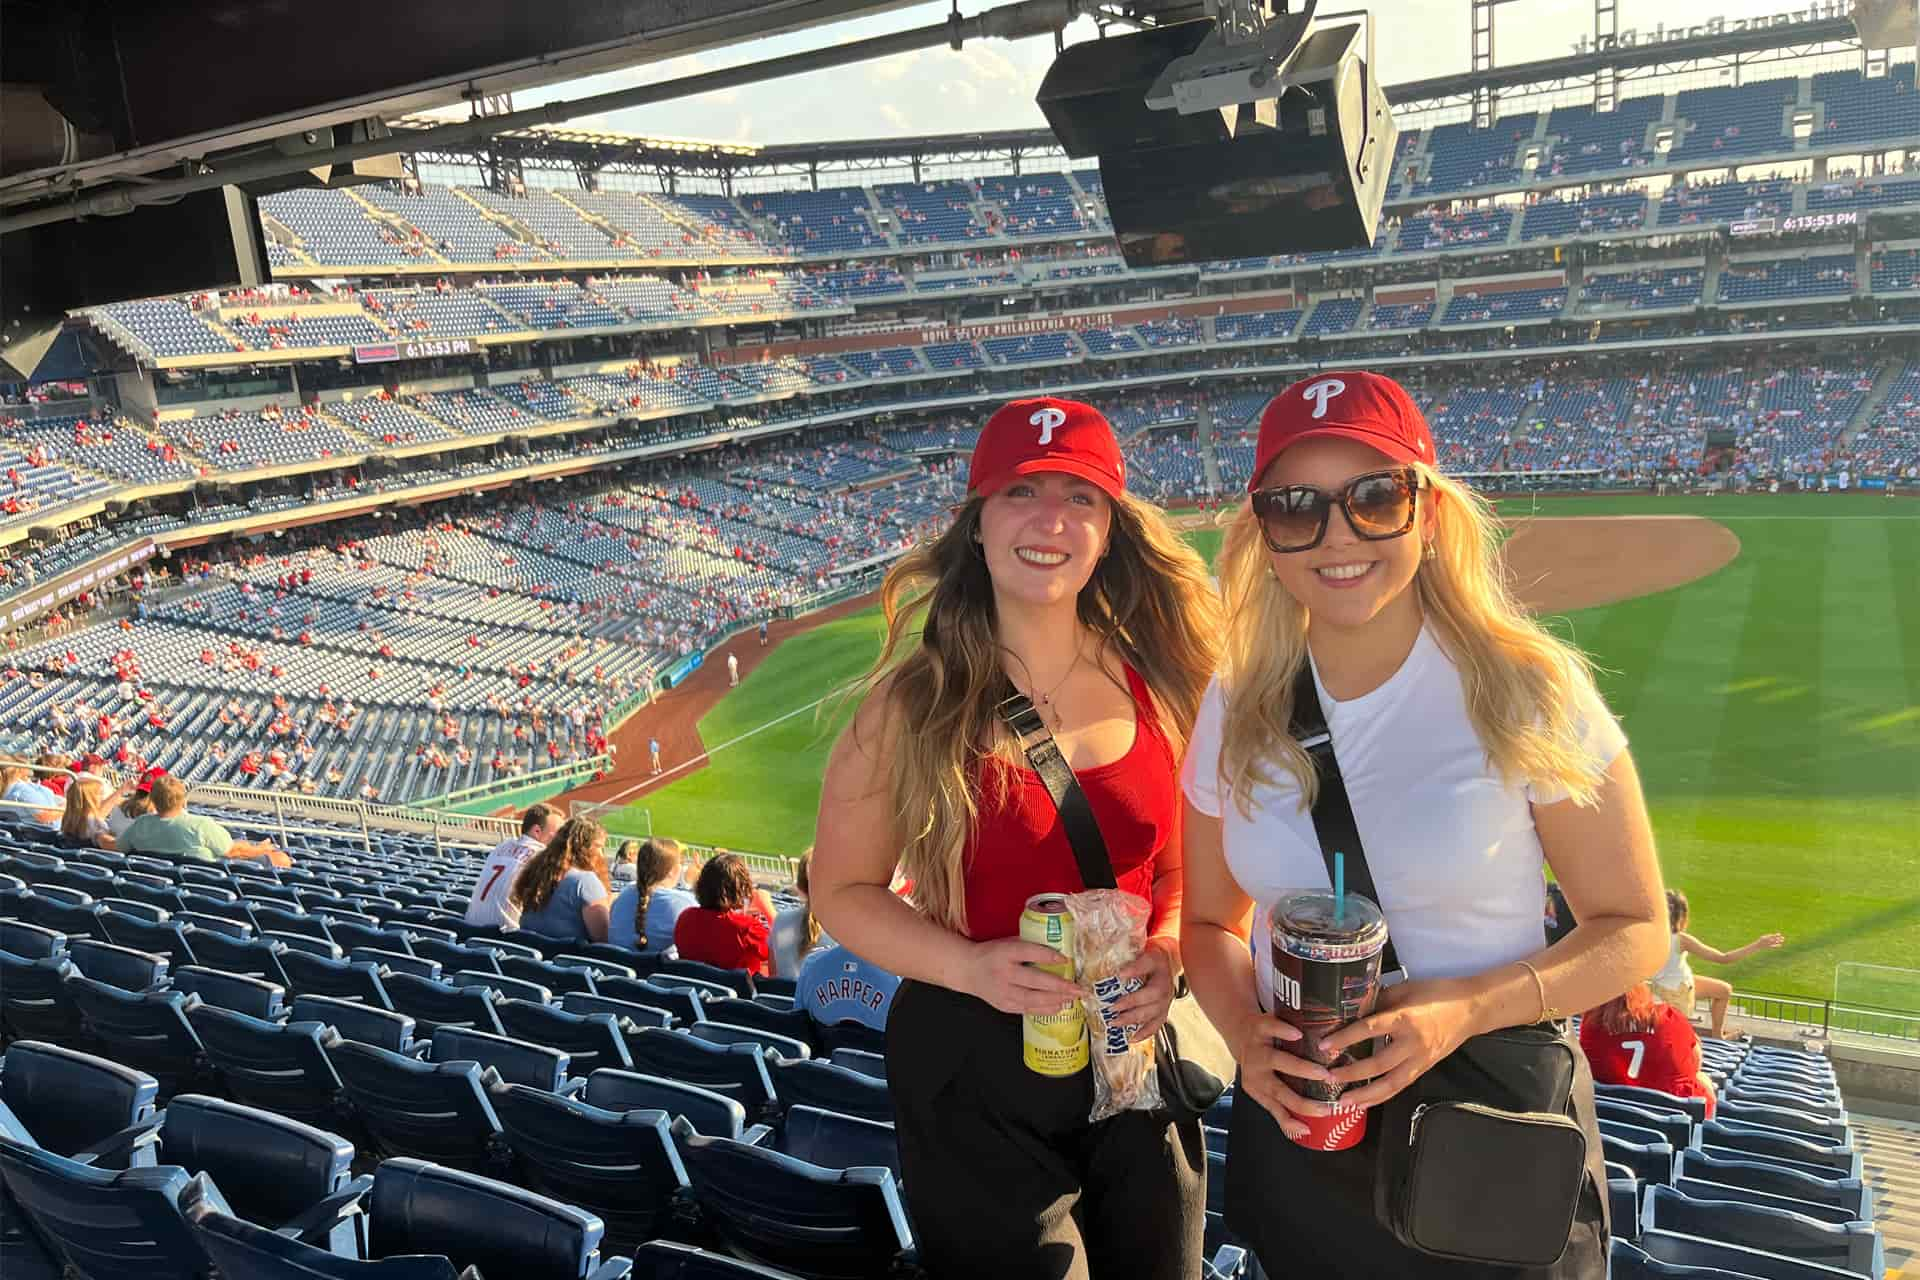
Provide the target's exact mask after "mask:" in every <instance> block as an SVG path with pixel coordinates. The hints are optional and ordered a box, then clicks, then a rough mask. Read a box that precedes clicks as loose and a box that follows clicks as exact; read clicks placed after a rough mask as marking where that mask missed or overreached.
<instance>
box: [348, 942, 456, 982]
mask: <svg viewBox="0 0 1920 1280" xmlns="http://www.w3.org/2000/svg"><path fill="white" fill-rule="evenodd" d="M347 959H348V960H350V961H352V962H353V963H354V964H371V965H378V966H379V968H380V971H381V974H382V975H383V977H384V976H390V975H392V974H396V973H410V974H412V975H413V976H414V977H416V978H426V979H427V980H428V981H430V982H438V981H440V976H441V975H440V962H439V961H438V960H433V959H429V958H428V957H426V956H416V955H413V954H411V953H410V952H405V951H383V950H381V949H380V948H379V947H355V948H354V949H353V950H352V951H349V952H348V953H347Z"/></svg>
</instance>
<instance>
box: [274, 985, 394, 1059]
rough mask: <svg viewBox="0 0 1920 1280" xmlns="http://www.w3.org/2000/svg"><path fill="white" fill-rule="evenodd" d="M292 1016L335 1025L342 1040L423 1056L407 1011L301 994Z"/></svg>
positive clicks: (299, 1020)
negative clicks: (414, 1036)
mask: <svg viewBox="0 0 1920 1280" xmlns="http://www.w3.org/2000/svg"><path fill="white" fill-rule="evenodd" d="M289 1016H290V1017H291V1018H292V1020H293V1021H295V1022H317V1023H320V1024H321V1025H322V1026H328V1027H332V1028H333V1029H334V1030H335V1031H338V1032H339V1033H340V1038H341V1039H342V1040H358V1041H359V1042H360V1043H361V1044H371V1045H378V1046H379V1047H380V1048H382V1049H386V1050H389V1051H391V1052H393V1053H401V1054H405V1055H406V1056H408V1057H410V1058H413V1057H418V1056H419V1050H418V1046H417V1045H416V1044H415V1042H414V1038H413V1034H414V1031H415V1030H416V1029H417V1024H416V1023H415V1022H414V1020H413V1019H412V1018H410V1017H408V1016H407V1015H406V1014H404V1013H395V1012H394V1011H393V1010H391V1009H376V1008H375V1007H373V1006H372V1005H370V1004H361V1003H360V1002H359V1001H357V1000H342V999H340V998H338V997H337V996H310V995H297V996H295V997H294V998H293V1011H292V1013H291V1014H290V1015H289Z"/></svg>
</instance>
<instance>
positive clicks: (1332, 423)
mask: <svg viewBox="0 0 1920 1280" xmlns="http://www.w3.org/2000/svg"><path fill="white" fill-rule="evenodd" d="M1320 436H1338V437H1339V438H1341V439H1343V440H1358V441H1359V442H1360V443H1361V444H1365V445H1372V446H1373V447H1374V448H1376V449H1378V450H1379V451H1380V452H1382V453H1384V454H1386V455H1387V456H1388V457H1389V458H1392V459H1393V460H1394V461H1395V462H1421V463H1425V464H1426V465H1427V466H1429V467H1431V466H1434V465H1435V461H1434V453H1433V433H1432V432H1431V431H1429V430H1428V429H1427V419H1426V416H1425V415H1424V414H1422V413H1421V412H1420V406H1419V405H1417V404H1415V403H1414V402H1413V397H1412V396H1410V395H1408V394H1407V389H1406V388H1405V387H1403V386H1401V385H1400V384H1399V383H1397V382H1395V381H1394V380H1393V379H1392V378H1386V377H1382V376H1381V375H1379V374H1377V373H1367V372H1366V371H1365V370H1361V369H1352V370H1342V371H1339V372H1336V373H1322V374H1316V375H1315V376H1314V377H1311V378H1303V379H1301V380H1300V381H1299V382H1296V383H1294V384H1293V385H1292V386H1290V387H1288V388H1287V389H1286V390H1285V391H1282V392H1281V393H1280V394H1279V395H1277V396H1275V397H1274V398H1273V399H1271V400H1269V401H1267V407H1266V408H1265V409H1263V410H1261V412H1260V443H1259V446H1258V448H1256V449H1255V450H1254V458H1253V474H1252V475H1251V476H1249V477H1247V492H1249V493H1251V492H1253V490H1254V489H1256V488H1257V487H1258V486H1259V482H1260V477H1261V476H1262V475H1264V474H1265V473H1266V470H1267V466H1268V464H1270V463H1271V462H1272V461H1273V460H1274V459H1275V458H1277V457H1279V456H1280V455H1281V453H1283V452H1285V451H1286V450H1287V449H1288V448H1289V447H1291V446H1293V445H1296V444H1299V443H1300V442H1301V441H1302V440H1312V439H1315V438H1317V437H1320Z"/></svg>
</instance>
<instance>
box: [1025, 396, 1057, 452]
mask: <svg viewBox="0 0 1920 1280" xmlns="http://www.w3.org/2000/svg"><path fill="white" fill-rule="evenodd" d="M1027 421H1028V422H1030V423H1032V424H1033V425H1034V426H1036V427H1038V428H1040V443H1041V444H1043V445H1049V444H1052V443H1053V432H1054V429H1055V428H1056V427H1059V426H1062V425H1064V424H1065V423H1066V421H1067V415H1066V414H1064V413H1062V412H1061V411H1060V410H1058V409H1056V408H1054V407H1053V406H1052V405H1048V406H1047V407H1046V408H1044V409H1038V410H1035V411H1034V415H1033V416H1032V417H1031V418H1028V419H1027Z"/></svg>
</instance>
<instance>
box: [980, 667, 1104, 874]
mask: <svg viewBox="0 0 1920 1280" xmlns="http://www.w3.org/2000/svg"><path fill="white" fill-rule="evenodd" d="M999 711H1000V718H1001V719H1002V720H1004V721H1006V722H1007V727H1008V728H1010V729H1012V730H1013V733H1014V737H1015V738H1017V739H1018V740H1019V742H1020V749H1021V750H1022V751H1024V752H1025V753H1026V756H1027V763H1028V764H1030V765H1032V766H1033V771H1034V772H1035V773H1037V774H1039V775H1040V781H1042V782H1044V783H1045V784H1046V786H1047V794H1048V795H1050V796H1052V797H1053V804H1054V807H1055V808H1057V809H1058V810H1060V825H1062V826H1063V827H1065V828H1066V829H1067V843H1068V844H1070V845H1072V846H1073V857H1074V860H1075V861H1076V862H1078V863H1079V864H1080V880H1081V883H1083V884H1084V885H1086V887H1087V888H1089V889H1116V888H1118V887H1119V883H1120V882H1119V881H1118V880H1116V879H1114V875H1113V859H1112V858H1110V857H1109V856H1107V841H1106V837H1104V836H1102V835H1101V834H1100V822H1099V820H1098V819H1097V818H1095V817H1094V816H1093V806H1092V805H1091V804H1089V803H1088V802H1087V793H1086V792H1085V791H1082V790H1081V789H1080V779H1079V778H1077V777H1075V776H1074V773H1073V766H1072V765H1070V764H1068V763H1067V758H1066V757H1065V756H1063V755H1061V754H1060V744H1059V743H1057V742H1055V741H1054V740H1053V734H1052V733H1051V732H1050V731H1049V730H1048V729H1047V722H1046V721H1045V720H1042V719H1041V718H1040V712H1039V710H1038V709H1037V708H1036V707H1035V706H1034V705H1033V700H1032V699H1031V698H1029V697H1027V695H1026V694H1024V693H1016V694H1014V695H1013V696H1012V697H1011V698H1008V699H1006V700H1005V701H1003V702H1002V703H1001V704H1000V707H999Z"/></svg>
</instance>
